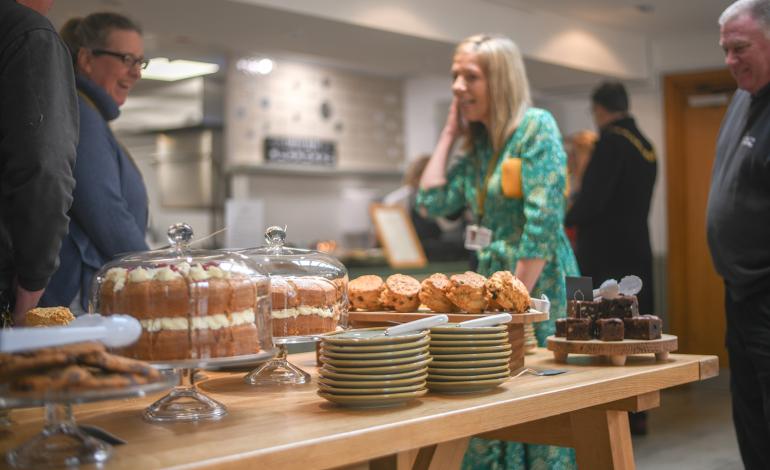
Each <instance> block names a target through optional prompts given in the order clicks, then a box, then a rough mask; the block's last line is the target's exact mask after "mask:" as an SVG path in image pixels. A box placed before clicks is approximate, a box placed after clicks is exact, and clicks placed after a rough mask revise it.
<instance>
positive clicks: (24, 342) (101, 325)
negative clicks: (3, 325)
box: [0, 314, 142, 353]
mask: <svg viewBox="0 0 770 470" xmlns="http://www.w3.org/2000/svg"><path fill="white" fill-rule="evenodd" d="M141 333H142V325H141V324H140V323H139V321H138V320H137V319H135V318H133V317H130V316H128V315H109V316H106V317H103V316H101V315H98V314H88V315H81V316H80V317H78V318H76V319H75V320H74V321H72V323H70V324H69V325H67V326H51V327H44V328H10V329H5V330H0V352H6V353H14V352H20V351H26V350H29V349H37V348H45V347H50V346H62V345H65V344H71V343H79V342H82V341H100V342H102V343H104V345H105V346H108V347H111V348H119V347H123V346H128V345H129V344H132V343H134V342H135V341H136V340H137V339H139V335H140V334H141Z"/></svg>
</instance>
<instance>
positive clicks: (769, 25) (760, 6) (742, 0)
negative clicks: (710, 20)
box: [719, 0, 770, 36]
mask: <svg viewBox="0 0 770 470" xmlns="http://www.w3.org/2000/svg"><path fill="white" fill-rule="evenodd" d="M742 15H749V16H750V17H751V18H754V19H755V20H756V21H757V22H759V24H760V25H762V28H763V29H764V30H765V34H767V35H769V36H770V0H738V1H737V2H735V3H733V4H732V5H730V6H729V7H727V8H725V11H723V12H722V14H721V15H720V16H719V26H724V25H725V24H726V23H729V22H730V21H733V20H734V19H736V18H738V17H739V16H742Z"/></svg>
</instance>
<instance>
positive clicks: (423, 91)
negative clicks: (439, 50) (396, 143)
mask: <svg viewBox="0 0 770 470" xmlns="http://www.w3.org/2000/svg"><path fill="white" fill-rule="evenodd" d="M450 84H451V83H450V76H449V64H447V74H446V76H444V77H440V76H423V77H416V78H411V79H408V80H406V81H405V83H404V127H405V129H406V132H405V139H404V140H405V146H406V148H405V155H406V159H407V160H411V159H413V158H415V157H417V156H418V155H420V154H423V153H428V154H432V153H433V147H435V145H436V142H437V141H438V136H439V133H440V132H441V129H442V127H443V125H444V121H445V120H446V113H445V112H443V113H442V111H444V108H445V107H446V106H447V105H448V104H449V103H450V102H451V101H452V91H451V89H450ZM442 114H443V115H442Z"/></svg>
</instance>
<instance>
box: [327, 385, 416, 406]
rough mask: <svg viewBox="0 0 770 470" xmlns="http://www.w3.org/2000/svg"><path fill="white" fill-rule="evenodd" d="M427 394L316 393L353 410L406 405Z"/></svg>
mask: <svg viewBox="0 0 770 470" xmlns="http://www.w3.org/2000/svg"><path fill="white" fill-rule="evenodd" d="M426 393H428V391H427V390H424V389H423V390H417V391H414V392H403V393H390V394H383V395H337V394H334V393H326V392H321V391H319V392H318V396H320V397H322V398H325V399H327V400H329V401H330V402H332V403H336V404H338V405H342V406H349V407H353V408H378V407H383V406H395V405H400V404H402V403H406V402H408V401H410V400H414V399H415V398H420V397H422V396H425V394H426Z"/></svg>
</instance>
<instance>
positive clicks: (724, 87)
mask: <svg viewBox="0 0 770 470" xmlns="http://www.w3.org/2000/svg"><path fill="white" fill-rule="evenodd" d="M663 84H664V89H663V97H664V98H663V100H664V112H665V116H666V121H665V137H666V175H667V176H666V193H667V197H666V199H667V201H666V209H667V214H666V218H667V224H668V225H667V226H668V263H667V264H668V267H667V274H668V276H667V278H668V282H667V291H668V296H667V297H668V300H667V307H668V315H669V321H670V324H671V331H672V332H673V333H675V334H677V335H679V336H680V337H681V336H682V333H684V332H685V329H686V325H687V321H686V318H685V316H684V315H683V314H682V313H683V312H686V311H687V305H686V304H687V299H686V288H687V257H686V255H685V246H686V244H687V237H686V231H685V226H684V221H683V219H684V218H683V217H682V216H681V215H682V214H684V211H685V210H686V202H685V191H684V181H685V176H686V172H687V168H686V165H685V162H684V159H683V158H676V156H678V155H682V154H683V153H684V145H685V141H684V138H683V135H684V109H685V107H686V106H687V97H688V96H689V95H691V94H694V93H702V94H707V93H716V92H724V91H732V90H735V88H736V84H735V80H734V79H733V77H732V75H730V72H729V71H728V70H727V69H726V68H725V69H718V70H707V71H697V72H689V73H677V74H670V75H665V76H664V77H663ZM704 230H705V227H704Z"/></svg>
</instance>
